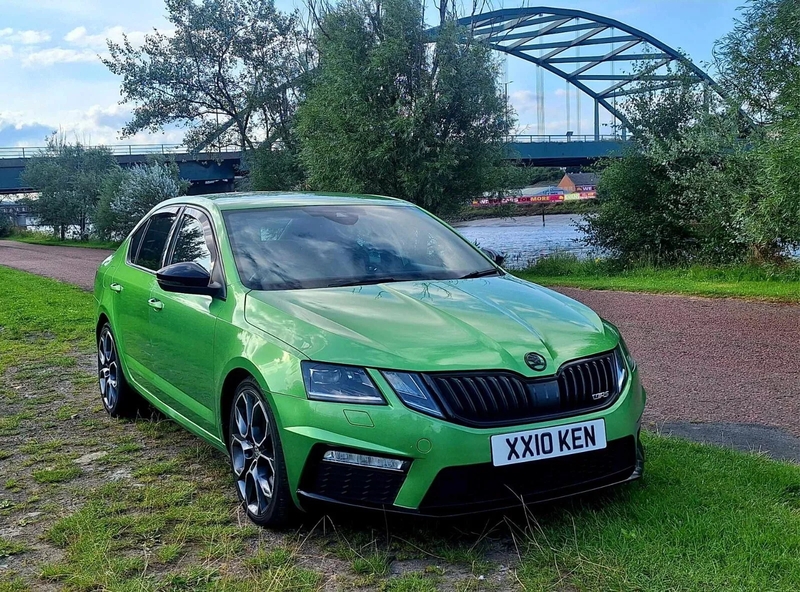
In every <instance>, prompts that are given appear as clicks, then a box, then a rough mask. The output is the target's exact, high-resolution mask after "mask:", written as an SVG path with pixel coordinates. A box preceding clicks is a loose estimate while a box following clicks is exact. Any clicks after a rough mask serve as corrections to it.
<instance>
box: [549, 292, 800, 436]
mask: <svg viewBox="0 0 800 592" xmlns="http://www.w3.org/2000/svg"><path fill="white" fill-rule="evenodd" d="M560 291H561V292H563V293H565V294H567V295H568V296H571V297H573V298H575V299H577V300H580V301H581V302H583V303H585V304H587V305H589V306H591V307H592V308H593V309H595V310H596V311H597V312H598V313H600V314H601V315H602V316H603V317H605V318H607V319H608V320H610V321H611V322H613V323H615V324H616V325H617V326H618V327H619V328H620V330H621V331H622V333H623V335H624V336H625V341H626V342H627V343H628V346H629V348H630V350H631V353H632V354H633V356H634V357H635V358H636V359H637V360H638V362H639V365H640V367H641V370H642V380H643V382H644V385H645V387H646V388H647V392H648V394H649V399H648V402H647V411H646V415H645V419H646V420H647V421H648V422H650V423H659V422H665V421H672V420H682V421H689V422H700V421H702V422H727V423H746V424H753V423H757V424H761V425H767V426H776V427H780V428H783V429H785V430H787V431H789V432H791V433H792V434H794V435H795V436H800V306H797V305H789V304H771V303H765V302H752V301H747V300H736V299H709V298H692V297H686V296H661V295H651V294H631V293H628V292H603V291H584V290H575V289H569V288H563V289H561V290H560Z"/></svg>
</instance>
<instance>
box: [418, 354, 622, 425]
mask: <svg viewBox="0 0 800 592" xmlns="http://www.w3.org/2000/svg"><path fill="white" fill-rule="evenodd" d="M616 364H617V362H616V357H615V353H614V352H608V353H605V354H602V355H599V356H594V357H591V358H585V359H582V360H575V361H574V362H568V363H566V364H564V365H563V366H562V367H561V368H560V369H559V371H558V374H556V376H554V377H548V378H539V379H530V378H525V377H523V376H521V375H519V374H515V373H513V372H502V371H496V372H460V373H431V374H426V375H425V379H426V381H427V383H428V386H430V387H431V390H433V391H434V393H435V394H436V395H437V396H438V398H439V401H440V402H441V404H442V407H443V408H444V411H445V413H446V415H447V416H448V419H451V420H453V421H455V422H457V423H461V424H465V425H474V426H502V425H511V424H519V423H526V422H528V421H539V420H542V419H552V418H556V417H564V416H566V415H574V414H576V413H586V412H589V411H595V410H598V409H602V408H603V407H607V406H609V405H611V403H613V402H614V400H615V399H616V397H617V395H619V389H618V388H617V379H616V374H617V368H616Z"/></svg>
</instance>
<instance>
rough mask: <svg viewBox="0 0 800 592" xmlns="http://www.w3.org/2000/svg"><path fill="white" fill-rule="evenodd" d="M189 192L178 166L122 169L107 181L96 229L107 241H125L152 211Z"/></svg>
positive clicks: (112, 174)
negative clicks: (160, 204) (140, 221)
mask: <svg viewBox="0 0 800 592" xmlns="http://www.w3.org/2000/svg"><path fill="white" fill-rule="evenodd" d="M187 189H188V183H187V182H186V181H182V180H181V179H180V175H179V172H178V167H177V165H176V164H175V163H161V162H154V163H151V164H147V165H136V166H133V167H131V168H129V169H127V170H126V169H121V168H118V169H116V170H115V171H114V172H112V173H111V174H109V175H108V176H107V177H106V178H105V180H104V181H103V185H102V189H101V193H100V204H99V206H98V208H97V216H96V219H95V229H96V231H97V233H98V235H99V236H100V237H101V238H103V239H110V240H122V239H124V238H125V237H126V236H127V235H128V234H129V233H130V231H131V230H133V227H134V226H136V224H137V223H138V222H139V220H141V219H142V218H143V217H144V215H145V214H147V212H149V211H150V210H151V209H152V208H154V207H155V206H156V205H158V204H159V203H161V202H162V201H164V200H166V199H170V198H172V197H177V196H179V195H181V194H183V193H185V192H186V190H187Z"/></svg>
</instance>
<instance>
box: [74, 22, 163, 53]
mask: <svg viewBox="0 0 800 592" xmlns="http://www.w3.org/2000/svg"><path fill="white" fill-rule="evenodd" d="M146 34H147V33H145V32H144V31H126V30H125V29H124V28H123V27H121V26H119V25H118V26H116V27H108V28H106V29H104V30H103V31H101V32H100V33H96V34H89V31H88V30H87V29H86V27H75V28H74V29H72V30H71V31H70V32H69V33H67V34H66V35H65V36H64V41H66V42H67V43H70V44H72V45H75V46H76V47H93V48H98V49H99V48H105V47H106V44H107V42H108V41H113V42H115V43H122V40H123V38H124V37H125V36H127V37H128V41H130V42H131V44H132V45H141V44H143V43H144V38H145V35H146Z"/></svg>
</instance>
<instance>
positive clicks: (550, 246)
mask: <svg viewBox="0 0 800 592" xmlns="http://www.w3.org/2000/svg"><path fill="white" fill-rule="evenodd" d="M580 219H581V216H576V215H571V214H551V215H548V216H545V219H544V225H542V217H541V216H521V217H518V218H487V219H484V220H471V221H469V222H458V223H456V224H454V226H455V227H456V229H457V230H458V231H459V232H460V233H461V234H462V235H464V237H466V238H467V239H469V240H471V241H472V242H474V243H477V244H478V245H479V246H481V247H485V248H490V249H496V250H498V251H501V252H504V253H506V262H505V264H504V266H505V267H508V268H510V269H520V268H524V267H527V266H528V265H529V264H530V263H532V262H534V261H536V259H539V258H540V257H544V256H547V255H550V254H552V253H555V252H560V253H573V254H575V255H577V256H578V257H586V256H587V255H588V254H589V253H590V248H589V247H587V246H586V245H584V244H583V243H582V242H580V239H581V238H582V236H583V233H582V232H581V231H580V230H578V229H577V228H576V227H575V222H577V221H579V220H580Z"/></svg>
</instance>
